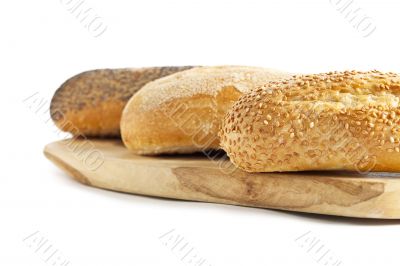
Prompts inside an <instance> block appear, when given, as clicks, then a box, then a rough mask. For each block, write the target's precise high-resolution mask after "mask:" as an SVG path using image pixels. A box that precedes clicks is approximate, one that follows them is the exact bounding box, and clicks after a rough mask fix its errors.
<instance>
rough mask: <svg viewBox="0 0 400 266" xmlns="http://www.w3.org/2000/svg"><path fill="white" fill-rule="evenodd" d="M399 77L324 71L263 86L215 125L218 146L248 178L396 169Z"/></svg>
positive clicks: (398, 157)
mask: <svg viewBox="0 0 400 266" xmlns="http://www.w3.org/2000/svg"><path fill="white" fill-rule="evenodd" d="M399 95H400V76H399V75H398V74H395V73H381V72H379V71H370V72H357V71H346V72H330V73H324V74H317V75H303V76H294V77H293V78H291V79H289V80H287V81H284V82H270V83H268V84H266V85H264V86H262V87H260V88H257V89H255V90H253V91H251V92H250V93H248V94H246V95H243V96H242V97H241V98H240V99H239V100H238V101H237V102H236V103H235V104H234V105H233V106H232V108H231V109H230V110H229V112H228V113H227V115H226V116H225V119H224V121H223V126H222V130H221V132H220V136H221V146H222V148H223V149H224V150H225V151H226V152H227V153H228V155H229V157H230V159H231V161H232V162H233V163H234V164H235V165H236V166H238V167H239V168H241V169H243V170H245V171H248V172H274V171H301V170H338V169H340V170H342V169H343V170H355V171H360V172H366V171H399V170H400V133H399V132H400V108H399Z"/></svg>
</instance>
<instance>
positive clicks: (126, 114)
mask: <svg viewBox="0 0 400 266" xmlns="http://www.w3.org/2000/svg"><path fill="white" fill-rule="evenodd" d="M290 76H291V75H290V74H287V73H284V72H279V71H275V70H270V69H265V68H259V67H245V66H213V67H201V68H193V69H190V70H186V71H182V72H179V73H175V74H173V75H170V76H168V77H164V78H161V79H158V80H155V81H153V82H150V83H148V84H147V85H145V86H144V87H143V88H142V89H141V90H140V91H139V92H138V93H136V94H135V95H134V96H133V97H132V98H131V99H130V101H129V102H128V104H127V105H126V107H125V109H124V111H123V114H122V118H121V135H122V139H123V141H124V143H125V145H126V147H128V148H129V149H130V150H132V151H133V152H135V153H136V154H144V155H152V154H162V153H193V152H198V151H204V150H210V149H217V148H219V139H218V131H219V129H220V125H221V121H222V119H223V117H224V115H225V113H226V111H227V110H228V108H229V107H230V106H231V105H232V104H233V103H234V101H236V100H237V99H238V98H239V97H240V96H241V95H242V93H244V92H247V91H249V90H251V89H253V88H255V87H257V86H261V85H262V84H265V83H266V82H269V81H272V80H279V79H282V78H289V77H290Z"/></svg>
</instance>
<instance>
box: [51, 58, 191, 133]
mask: <svg viewBox="0 0 400 266" xmlns="http://www.w3.org/2000/svg"><path fill="white" fill-rule="evenodd" d="M190 68H192V67H191V66H182V67H148V68H125V69H97V70H91V71H86V72H83V73H80V74H78V75H76V76H73V77H72V78H70V79H68V80H67V81H66V82H64V83H63V84H62V85H61V86H60V88H59V89H58V90H57V91H56V92H55V94H54V96H53V98H52V101H51V104H50V113H51V117H52V119H53V121H54V123H55V124H56V125H57V127H59V128H60V129H61V130H63V131H67V132H70V133H72V134H73V135H85V136H88V137H120V127H119V123H120V119H121V114H122V110H123V108H124V106H125V104H126V103H127V102H128V100H129V99H130V98H131V97H132V95H133V94H134V93H135V92H137V91H138V90H139V89H140V88H141V87H142V86H143V85H145V84H146V83H148V82H149V81H152V80H155V79H157V78H161V77H164V76H167V75H170V74H173V73H176V72H179V71H182V70H186V69H190Z"/></svg>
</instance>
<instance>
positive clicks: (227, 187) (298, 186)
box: [44, 139, 400, 219]
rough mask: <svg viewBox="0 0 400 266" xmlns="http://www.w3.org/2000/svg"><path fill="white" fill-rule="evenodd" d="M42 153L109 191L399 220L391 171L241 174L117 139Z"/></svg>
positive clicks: (397, 179) (399, 183) (62, 145)
mask: <svg viewBox="0 0 400 266" xmlns="http://www.w3.org/2000/svg"><path fill="white" fill-rule="evenodd" d="M44 153H45V155H46V157H47V158H49V159H50V160H51V161H52V162H54V163H55V164H56V165H57V166H59V167H60V168H61V169H63V170H64V171H66V172H67V173H69V174H70V175H71V176H73V177H74V178H75V179H76V180H78V181H79V182H81V183H83V184H86V185H90V186H94V187H99V188H104V189H109V190H114V191H121V192H127V193H133V194H141V195H148V196H157V197H165V198H174V199H182V200H192V201H203V202H214V203H223V204H232V205H242V206H249V207H261V208H272V209H282V210H290V211H299V212H309V213H321V214H330V215H340V216H349V217H363V218H382V219H399V218H400V174H397V173H396V174H393V173H369V174H358V173H352V172H333V171H327V172H298V173H246V172H243V171H241V170H239V169H235V168H227V167H231V166H232V165H231V164H230V162H229V161H228V160H226V159H225V160H223V159H220V160H210V159H208V158H207V157H206V156H202V155H188V156H159V157H148V156H146V157H145V156H137V155H133V154H131V153H130V152H129V151H128V150H127V149H126V148H124V146H123V145H122V143H120V142H119V141H118V140H84V139H69V140H64V141H58V142H54V143H51V144H48V145H47V146H46V147H45V150H44ZM221 163H223V165H224V166H225V167H224V168H221V165H222V164H221ZM228 169H230V170H231V171H228Z"/></svg>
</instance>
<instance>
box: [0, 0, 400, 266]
mask: <svg viewBox="0 0 400 266" xmlns="http://www.w3.org/2000/svg"><path fill="white" fill-rule="evenodd" d="M68 1H72V0H63V1H60V0H42V1H28V0H25V1H21V0H19V1H18V0H16V1H3V3H2V4H1V7H0V29H1V32H0V34H1V39H0V67H1V69H0V70H1V74H0V76H1V92H2V95H1V97H0V108H1V110H0V114H1V126H2V130H1V141H2V146H1V152H0V156H1V161H0V162H1V171H0V172H1V174H0V175H1V177H0V182H1V184H0V207H1V208H0V265H7V266H8V265H42V266H45V265H51V262H45V261H44V259H43V256H42V255H41V254H39V252H38V253H36V252H35V249H34V247H33V246H31V247H29V242H28V240H30V239H32V238H29V235H31V234H34V233H35V232H38V233H37V234H36V236H38V235H40V236H41V237H43V238H44V239H47V240H48V243H51V244H52V245H53V248H57V249H58V250H59V253H58V254H61V253H62V254H63V255H62V256H63V257H64V258H66V259H67V260H68V261H69V264H68V265H82V266H87V265H96V266H101V265H120V266H127V265H132V266H133V265H178V266H179V265H195V264H194V263H192V264H190V263H188V262H186V261H185V260H183V261H181V259H180V258H181V257H182V254H181V253H179V252H177V251H176V250H171V246H169V245H168V243H167V245H165V244H166V243H164V242H165V241H164V240H165V239H164V238H161V239H160V236H162V235H163V234H165V233H168V232H169V231H170V230H173V229H174V231H173V234H175V235H176V234H179V235H181V236H183V237H184V239H185V240H184V241H186V242H187V243H188V245H189V246H191V247H194V250H195V251H194V252H195V253H197V254H198V256H200V257H202V258H204V259H206V262H205V263H204V264H203V265H229V266H233V265H254V266H258V265H260V266H261V265H277V266H278V265H315V266H317V265H324V261H320V262H317V258H318V256H320V255H321V256H322V255H323V254H322V253H321V252H320V253H318V254H313V252H314V251H310V252H307V249H308V247H310V246H307V245H306V244H305V245H303V244H304V243H305V242H301V241H303V240H304V239H305V237H303V238H301V239H300V240H298V241H296V238H298V237H301V236H302V235H303V234H306V233H307V232H309V233H308V235H307V236H309V240H312V238H313V237H315V239H319V240H320V242H319V244H320V245H321V244H323V245H324V248H325V250H328V249H329V250H330V251H329V255H330V256H332V258H333V259H338V260H339V261H341V263H342V264H341V265H351V266H356V265H381V264H384V265H398V264H399V261H400V258H399V256H398V250H399V243H400V222H399V221H374V220H362V219H350V218H339V217H327V216H318V215H306V214H296V213H290V212H282V211H273V210H263V209H253V208H245V207H235V206H226V205H217V204H206V203H193V202H183V201H173V200H163V199H155V198H149V197H141V196H134V195H127V194H119V193H114V192H109V191H103V190H100V189H95V188H91V187H87V186H83V185H81V184H79V183H77V182H75V181H73V180H72V179H71V178H69V177H68V176H67V175H66V174H64V173H63V172H62V171H61V170H59V169H58V168H56V167H55V166H53V165H52V164H51V163H50V162H49V161H47V160H46V159H45V158H44V156H43V155H42V150H43V147H44V145H45V144H46V143H49V142H51V141H55V140H58V139H60V136H59V135H57V134H55V132H54V127H53V126H52V123H51V121H47V120H48V113H47V112H46V107H44V108H43V109H41V110H40V111H39V112H36V113H35V110H33V109H32V108H29V104H26V102H24V99H26V98H27V97H29V96H30V95H32V94H34V93H38V95H40V97H42V98H43V100H44V101H47V102H46V103H45V106H48V103H49V102H48V101H49V100H50V99H51V96H52V94H53V92H54V91H55V89H56V88H57V87H58V86H59V85H60V84H61V83H62V82H63V81H64V80H66V79H67V78H69V77H70V76H72V75H75V74H77V73H79V72H81V71H84V70H88V69H93V68H116V67H141V66H162V65H218V64H236V65H255V66H265V67H273V68H278V69H282V70H287V71H290V72H325V71H330V70H345V69H361V70H369V69H379V70H383V71H395V72H400V55H399V49H400V38H399V35H400V31H399V26H400V16H399V11H400V2H399V1H396V0H392V1H388V0H380V1H378V0H376V1H361V0H359V1H358V2H354V3H353V4H352V7H351V8H352V9H353V10H355V9H357V8H361V9H360V12H361V13H363V14H366V16H368V17H370V18H368V20H369V21H373V26H376V30H375V31H374V32H373V33H372V34H371V35H370V36H368V37H363V36H364V35H365V32H363V31H362V30H360V27H359V29H358V30H357V29H355V28H354V27H353V24H354V23H352V22H349V17H347V18H346V17H345V12H340V10H339V11H338V10H337V8H339V7H340V6H342V5H343V4H344V0H342V1H343V3H339V4H337V3H336V2H338V1H339V0H331V1H330V0H313V1H311V0H309V1H295V0H293V1H289V0H280V1H278V0H277V1H266V0H248V1H236V0H229V1H228V0H223V1H217V0H214V1H211V0H201V1H200V0H160V1H156V0H146V1H122V0H114V1H95V0H86V1H85V3H84V4H85V5H86V7H91V8H93V10H94V11H95V13H96V14H98V15H99V16H100V17H101V21H102V23H103V27H104V26H107V29H106V31H105V32H104V33H103V34H102V35H100V36H99V37H97V38H96V37H94V34H93V30H92V31H91V30H88V29H86V28H85V25H84V23H81V22H80V21H79V19H77V18H76V16H75V14H71V12H70V11H68V5H67V2H68ZM346 2H347V1H346ZM364 26H365V25H364ZM371 27H372V26H371ZM43 112H44V114H42V113H43ZM27 237H28V238H29V239H28V240H26V241H24V239H25V238H27ZM302 245H303V247H302ZM333 262H334V261H333V260H332V261H330V262H329V263H328V264H327V265H333ZM58 265H61V264H58Z"/></svg>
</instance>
